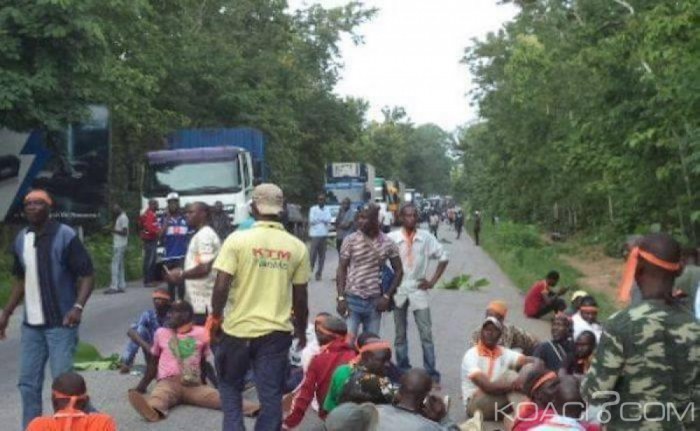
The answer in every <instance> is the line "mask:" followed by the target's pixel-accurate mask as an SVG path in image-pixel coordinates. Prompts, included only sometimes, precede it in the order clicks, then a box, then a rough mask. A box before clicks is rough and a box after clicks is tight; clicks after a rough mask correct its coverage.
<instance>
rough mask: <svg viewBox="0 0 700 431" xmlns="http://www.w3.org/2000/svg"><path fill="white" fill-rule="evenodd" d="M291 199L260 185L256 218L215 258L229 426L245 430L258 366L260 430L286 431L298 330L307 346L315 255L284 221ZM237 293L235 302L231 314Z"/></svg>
mask: <svg viewBox="0 0 700 431" xmlns="http://www.w3.org/2000/svg"><path fill="white" fill-rule="evenodd" d="M283 201H284V198H283V195H282V190H281V189H280V188H279V187H277V186H276V185H274V184H260V185H259V186H257V187H256V188H255V190H253V204H252V210H253V214H254V216H255V219H256V220H257V221H256V223H255V224H254V225H253V227H252V228H251V229H248V230H244V231H236V232H234V233H232V234H231V235H229V237H228V238H227V239H226V241H225V242H224V244H223V247H222V249H221V251H220V253H219V256H218V257H217V259H216V261H215V262H214V269H215V270H217V271H218V274H217V278H216V284H215V286H214V294H213V297H212V313H211V315H210V316H209V319H208V320H207V327H208V328H209V329H210V333H211V337H212V341H213V342H214V343H216V346H217V348H216V366H217V372H218V375H219V377H220V381H219V392H220V393H221V402H222V410H223V411H224V424H223V430H224V431H228V430H243V429H245V428H244V424H243V414H242V395H241V394H242V392H243V389H244V377H245V374H246V372H247V371H248V369H249V368H250V367H252V369H253V372H254V373H255V383H256V386H257V389H258V398H259V399H260V405H261V409H260V415H259V417H258V419H257V424H256V428H255V429H258V430H273V429H275V430H276V429H280V428H281V426H282V390H283V387H284V381H285V376H286V374H287V373H286V371H287V367H288V366H289V361H288V353H289V347H290V346H291V344H292V332H293V331H294V333H295V334H296V336H297V337H298V339H299V346H300V348H303V347H304V345H305V344H306V323H307V319H308V303H307V298H308V293H307V285H308V281H309V274H310V263H309V256H308V251H307V249H306V245H305V244H304V243H303V242H301V241H300V240H298V239H297V238H296V237H294V236H293V235H291V234H289V233H288V232H287V231H286V230H285V229H284V226H282V224H281V223H280V213H281V211H282V206H283ZM229 296H230V297H231V299H232V300H233V301H232V304H233V305H232V306H229V307H227V308H226V314H225V315H224V307H225V306H226V303H227V300H228V299H229ZM290 316H293V320H294V322H293V324H292V319H290Z"/></svg>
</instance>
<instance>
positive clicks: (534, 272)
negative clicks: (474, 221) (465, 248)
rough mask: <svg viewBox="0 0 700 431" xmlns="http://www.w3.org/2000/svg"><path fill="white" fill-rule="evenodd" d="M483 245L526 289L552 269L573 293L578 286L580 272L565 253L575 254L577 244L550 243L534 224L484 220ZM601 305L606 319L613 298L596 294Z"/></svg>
mask: <svg viewBox="0 0 700 431" xmlns="http://www.w3.org/2000/svg"><path fill="white" fill-rule="evenodd" d="M480 239H481V243H482V244H481V245H482V247H483V248H484V250H486V251H487V252H488V253H489V255H490V256H491V257H492V258H493V259H494V260H495V261H496V262H497V263H498V265H499V266H500V267H501V269H503V271H504V272H505V273H506V274H507V275H508V276H509V277H510V279H511V280H513V282H514V283H515V285H516V286H517V287H518V289H520V290H521V291H523V292H527V290H528V289H529V288H530V286H531V285H532V284H533V283H534V282H535V281H537V280H541V279H543V278H544V277H545V275H547V273H548V272H549V271H551V270H556V271H559V274H560V275H561V285H562V286H570V287H571V288H570V290H569V294H568V295H567V297H566V299H567V300H568V299H569V296H570V295H571V293H573V292H574V291H575V290H577V289H579V288H580V286H579V285H578V284H577V282H576V280H577V279H578V278H580V277H581V273H580V272H579V271H577V270H576V269H574V268H573V267H571V266H570V265H568V264H567V263H566V262H565V261H564V260H563V259H562V255H563V254H567V255H572V254H574V255H575V252H576V246H575V245H572V244H567V243H553V244H547V243H545V242H544V240H543V239H542V236H541V233H540V231H539V230H538V229H537V227H535V226H532V225H523V224H516V223H511V222H501V223H499V224H498V225H496V226H493V225H492V224H490V223H484V224H483V225H482V231H481V236H480ZM595 297H596V300H597V301H598V305H599V306H600V318H601V320H602V319H605V318H607V316H609V315H610V314H612V313H613V312H614V311H615V304H614V301H613V300H612V299H611V298H609V297H608V296H605V295H601V294H596V295H595Z"/></svg>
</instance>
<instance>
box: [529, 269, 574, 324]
mask: <svg viewBox="0 0 700 431" xmlns="http://www.w3.org/2000/svg"><path fill="white" fill-rule="evenodd" d="M557 283H559V273H558V272H557V271H550V272H549V274H547V278H545V279H544V280H540V281H538V282H537V283H535V284H533V285H532V287H530V290H529V291H528V292H527V294H526V295H525V310H524V311H525V315H526V316H527V317H531V318H533V319H539V318H540V317H542V316H544V315H545V314H547V313H550V312H554V313H556V312H558V311H564V310H565V309H566V302H564V300H563V299H561V298H560V297H561V296H562V295H563V294H565V293H566V291H567V290H568V288H566V287H565V288H562V289H559V290H558V291H557V292H555V291H553V290H552V289H553V288H554V287H555V286H556V285H557Z"/></svg>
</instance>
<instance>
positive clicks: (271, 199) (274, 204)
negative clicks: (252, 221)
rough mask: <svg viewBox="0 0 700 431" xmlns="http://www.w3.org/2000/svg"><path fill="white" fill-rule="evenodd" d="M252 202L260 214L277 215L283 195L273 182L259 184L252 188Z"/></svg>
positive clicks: (282, 201)
mask: <svg viewBox="0 0 700 431" xmlns="http://www.w3.org/2000/svg"><path fill="white" fill-rule="evenodd" d="M253 202H254V203H255V207H256V208H257V209H258V211H259V212H260V214H262V215H279V213H281V212H282V207H283V206H284V195H283V194H282V189H280V188H279V187H277V186H276V185H275V184H272V183H265V184H260V185H259V186H257V187H255V189H253Z"/></svg>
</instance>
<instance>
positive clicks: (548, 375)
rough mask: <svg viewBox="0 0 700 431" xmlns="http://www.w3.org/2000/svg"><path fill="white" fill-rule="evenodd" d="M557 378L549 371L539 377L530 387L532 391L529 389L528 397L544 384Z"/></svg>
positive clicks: (555, 374)
mask: <svg viewBox="0 0 700 431" xmlns="http://www.w3.org/2000/svg"><path fill="white" fill-rule="evenodd" d="M556 378H557V373H555V372H554V371H550V372H548V373H546V374H545V375H544V376H542V377H540V378H539V379H538V380H537V381H536V382H535V384H534V385H532V389H530V395H532V394H533V393H534V392H535V391H536V390H538V389H539V388H541V387H542V385H544V384H545V383H547V382H549V381H551V380H554V379H556Z"/></svg>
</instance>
